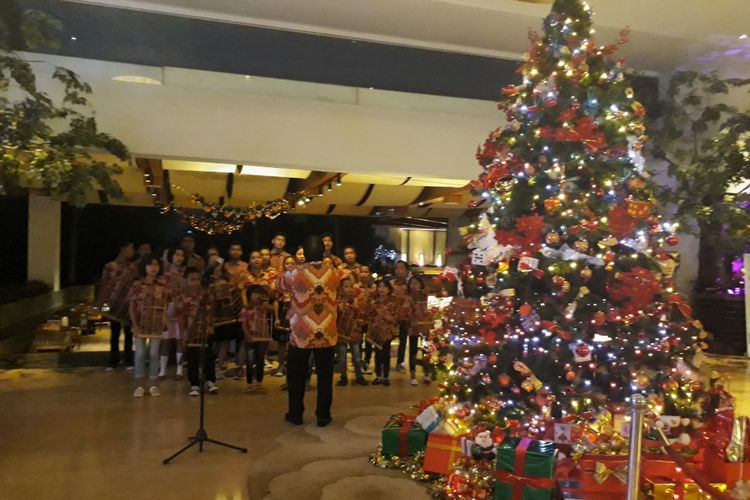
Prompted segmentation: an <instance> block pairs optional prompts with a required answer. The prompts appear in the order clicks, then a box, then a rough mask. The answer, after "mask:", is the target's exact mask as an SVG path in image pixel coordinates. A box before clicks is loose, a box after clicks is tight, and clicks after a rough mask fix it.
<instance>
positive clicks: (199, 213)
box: [143, 172, 338, 235]
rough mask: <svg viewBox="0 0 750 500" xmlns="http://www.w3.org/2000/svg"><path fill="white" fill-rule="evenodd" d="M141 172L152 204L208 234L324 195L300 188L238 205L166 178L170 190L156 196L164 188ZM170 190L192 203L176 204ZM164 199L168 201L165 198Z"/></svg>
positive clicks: (239, 226) (236, 227) (233, 228)
mask: <svg viewBox="0 0 750 500" xmlns="http://www.w3.org/2000/svg"><path fill="white" fill-rule="evenodd" d="M165 173H166V172H165ZM143 176H144V182H145V184H146V190H147V191H148V193H149V194H151V199H152V200H153V203H154V206H155V207H157V208H159V209H160V210H161V213H163V214H167V213H170V212H172V213H175V214H177V215H178V216H179V217H180V218H181V219H182V220H183V222H185V223H186V224H188V225H189V226H190V227H192V228H193V229H195V230H197V231H201V232H204V233H206V234H209V235H215V234H232V233H234V232H235V231H239V230H240V229H242V227H243V226H244V225H245V224H246V223H248V222H250V223H254V222H255V221H257V220H258V219H260V218H262V217H266V218H268V219H275V218H276V217H278V216H279V215H281V214H284V213H287V212H291V211H293V210H294V209H295V208H297V207H304V206H305V205H307V204H309V203H311V202H312V201H313V199H314V198H320V197H322V196H323V190H322V189H321V190H319V191H318V192H317V193H311V192H309V191H305V190H302V191H295V192H293V193H288V194H287V195H286V196H284V197H282V198H277V199H275V200H271V201H267V202H263V203H254V202H253V203H250V204H249V205H247V206H244V207H237V206H232V205H226V204H224V198H223V197H221V198H220V199H219V202H218V203H213V202H210V201H208V200H207V199H206V198H205V197H204V196H202V195H201V194H199V193H188V192H187V191H186V190H185V189H183V188H182V187H181V186H178V185H176V184H172V183H170V182H168V179H165V180H167V182H165V183H164V184H165V185H167V186H169V187H170V189H169V191H168V192H167V193H165V194H166V196H159V191H160V190H162V189H163V186H160V185H159V184H156V183H155V182H154V178H153V176H152V175H150V174H149V173H148V172H144V174H143ZM337 185H338V184H337ZM329 186H330V185H329ZM172 190H177V191H180V192H182V193H183V194H189V196H190V205H191V206H190V207H179V206H177V205H175V203H174V197H173V196H172V193H171V191H172ZM165 199H166V200H168V201H165Z"/></svg>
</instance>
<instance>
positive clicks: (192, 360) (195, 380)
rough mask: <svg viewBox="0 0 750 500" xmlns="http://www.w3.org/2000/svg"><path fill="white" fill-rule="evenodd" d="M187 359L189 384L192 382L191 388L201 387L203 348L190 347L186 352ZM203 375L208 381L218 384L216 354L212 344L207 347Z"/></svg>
mask: <svg viewBox="0 0 750 500" xmlns="http://www.w3.org/2000/svg"><path fill="white" fill-rule="evenodd" d="M185 358H186V359H187V378H188V382H190V385H191V386H192V385H197V386H200V371H199V370H200V363H201V348H200V347H198V346H188V347H187V349H186V351H185ZM203 375H204V376H205V377H206V380H208V381H211V382H216V354H214V350H213V349H212V348H211V344H207V345H206V359H205V361H204V363H203Z"/></svg>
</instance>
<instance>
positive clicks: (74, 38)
mask: <svg viewBox="0 0 750 500" xmlns="http://www.w3.org/2000/svg"><path fill="white" fill-rule="evenodd" d="M70 39H71V40H73V41H74V42H75V41H76V40H78V38H77V37H74V36H71V37H70Z"/></svg>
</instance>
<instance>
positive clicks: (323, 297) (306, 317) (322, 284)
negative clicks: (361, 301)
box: [281, 263, 343, 349]
mask: <svg viewBox="0 0 750 500" xmlns="http://www.w3.org/2000/svg"><path fill="white" fill-rule="evenodd" d="M342 274H343V273H342V272H341V271H340V270H338V269H336V268H335V267H333V266H331V265H330V264H317V263H316V264H304V265H301V266H299V267H298V268H297V269H293V270H291V271H287V272H286V273H284V278H283V280H281V285H282V287H283V289H282V291H288V292H289V293H291V296H292V304H291V306H292V307H291V309H290V315H289V324H290V326H291V329H292V331H291V337H290V340H289V342H290V343H291V344H292V345H293V346H295V347H298V348H301V349H317V348H322V347H334V346H335V345H336V341H337V337H338V332H337V330H336V317H337V310H336V291H337V290H338V287H339V283H340V282H341V277H342Z"/></svg>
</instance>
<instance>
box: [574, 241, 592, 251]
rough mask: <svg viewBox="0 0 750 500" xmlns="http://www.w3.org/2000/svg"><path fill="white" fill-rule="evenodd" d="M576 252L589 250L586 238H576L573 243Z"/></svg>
mask: <svg viewBox="0 0 750 500" xmlns="http://www.w3.org/2000/svg"><path fill="white" fill-rule="evenodd" d="M573 248H574V249H575V251H576V252H580V253H586V252H588V251H589V242H588V241H587V240H576V241H575V242H574V243H573Z"/></svg>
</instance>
